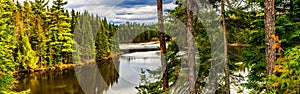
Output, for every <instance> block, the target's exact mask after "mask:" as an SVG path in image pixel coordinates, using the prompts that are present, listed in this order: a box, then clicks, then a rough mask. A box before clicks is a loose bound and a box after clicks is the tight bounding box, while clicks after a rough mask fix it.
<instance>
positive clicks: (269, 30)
mask: <svg viewBox="0 0 300 94" xmlns="http://www.w3.org/2000/svg"><path fill="white" fill-rule="evenodd" d="M264 5H265V8H264V12H265V21H264V24H265V34H266V35H265V40H266V70H267V74H266V76H267V77H268V76H269V75H271V74H272V72H273V68H274V62H275V59H276V57H275V49H272V46H273V45H274V44H275V40H274V39H272V37H271V36H272V35H273V34H275V12H274V10H275V9H274V0H265V2H264ZM266 83H268V80H267V81H266ZM267 91H270V88H269V87H267Z"/></svg>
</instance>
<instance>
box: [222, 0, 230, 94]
mask: <svg viewBox="0 0 300 94" xmlns="http://www.w3.org/2000/svg"><path fill="white" fill-rule="evenodd" d="M221 3H222V4H221V11H222V22H223V23H222V26H223V34H224V37H223V39H224V63H225V86H226V94H230V72H229V63H228V55H227V37H226V21H225V7H224V6H225V1H224V0H222V2H221Z"/></svg>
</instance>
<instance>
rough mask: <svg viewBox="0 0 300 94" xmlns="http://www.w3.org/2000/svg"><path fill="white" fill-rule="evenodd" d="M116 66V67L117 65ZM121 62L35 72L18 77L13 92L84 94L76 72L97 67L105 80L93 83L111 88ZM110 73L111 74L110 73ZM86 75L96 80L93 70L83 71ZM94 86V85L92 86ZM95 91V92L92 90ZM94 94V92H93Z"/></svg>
mask: <svg viewBox="0 0 300 94" xmlns="http://www.w3.org/2000/svg"><path fill="white" fill-rule="evenodd" d="M115 64H116V65H115ZM118 64H119V62H112V59H109V60H105V61H102V62H99V63H92V64H88V65H84V66H81V68H77V67H76V70H75V69H74V68H69V69H65V70H50V71H46V72H42V71H41V72H34V73H23V74H21V75H18V77H17V84H16V87H15V88H14V89H13V91H17V92H20V91H24V90H28V89H30V90H31V94H84V91H83V90H82V88H81V85H82V84H80V83H79V82H78V79H77V77H76V73H75V71H80V72H81V70H84V69H91V67H96V70H97V71H98V70H99V71H100V73H101V74H100V75H101V76H102V78H103V79H104V80H99V81H100V82H99V81H98V80H97V81H96V80H93V81H95V82H93V83H101V84H98V86H99V85H101V86H102V87H103V86H110V85H111V84H112V83H115V82H116V80H117V79H118V75H119V74H118V72H117V70H116V69H117V67H118ZM108 71H109V72H108ZM82 72H84V73H81V74H84V75H86V76H85V78H87V79H90V78H95V77H96V76H95V75H94V74H95V73H93V70H89V71H82ZM91 86H93V85H91ZM105 90H107V87H106V88H101V90H100V91H98V92H99V93H101V92H103V91H105ZM91 91H94V90H91ZM93 93H94V92H93Z"/></svg>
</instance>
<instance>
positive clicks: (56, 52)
mask: <svg viewBox="0 0 300 94" xmlns="http://www.w3.org/2000/svg"><path fill="white" fill-rule="evenodd" d="M53 4H54V5H53V6H52V8H51V9H50V11H49V13H48V14H49V15H48V17H49V22H50V25H49V27H50V29H49V32H48V35H49V40H48V45H49V47H48V49H49V50H48V51H49V52H48V53H49V56H50V57H49V60H48V62H49V63H50V66H51V65H52V64H63V63H70V62H71V59H72V52H73V50H72V44H73V38H72V36H73V34H72V33H70V32H71V29H70V26H71V25H70V23H68V22H69V20H70V18H68V17H67V15H66V13H65V11H64V8H63V6H64V5H66V4H67V2H64V1H63V0H55V1H53Z"/></svg>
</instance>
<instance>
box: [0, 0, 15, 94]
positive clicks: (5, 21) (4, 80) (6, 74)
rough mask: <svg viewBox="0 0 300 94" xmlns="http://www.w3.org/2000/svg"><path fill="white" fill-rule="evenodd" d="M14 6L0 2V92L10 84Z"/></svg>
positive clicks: (6, 1) (5, 1)
mask: <svg viewBox="0 0 300 94" xmlns="http://www.w3.org/2000/svg"><path fill="white" fill-rule="evenodd" d="M14 10H15V5H14V4H13V2H11V1H10V0H0V91H2V90H5V88H7V87H8V86H9V84H11V82H12V81H13V80H14V79H13V71H14V70H15V66H16V63H15V61H14V54H13V53H14V52H13V51H14V49H15V44H16V39H15V37H14V28H15V27H14V26H13V23H12V20H13V11H14Z"/></svg>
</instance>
